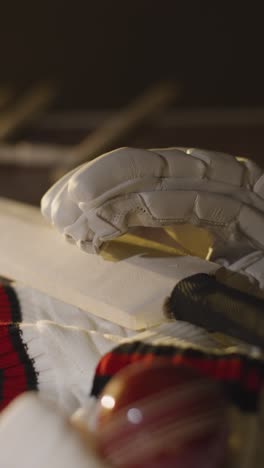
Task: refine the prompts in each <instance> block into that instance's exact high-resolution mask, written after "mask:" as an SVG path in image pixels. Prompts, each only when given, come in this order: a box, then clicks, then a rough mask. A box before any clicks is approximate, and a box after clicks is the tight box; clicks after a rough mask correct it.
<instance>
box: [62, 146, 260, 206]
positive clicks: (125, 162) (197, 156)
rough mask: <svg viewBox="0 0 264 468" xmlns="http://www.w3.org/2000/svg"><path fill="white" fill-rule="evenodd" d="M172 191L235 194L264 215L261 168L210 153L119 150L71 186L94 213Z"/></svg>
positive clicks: (81, 172) (81, 171)
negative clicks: (135, 195)
mask: <svg viewBox="0 0 264 468" xmlns="http://www.w3.org/2000/svg"><path fill="white" fill-rule="evenodd" d="M260 179H261V180H260ZM174 189H175V190H177V189H178V190H184V189H185V190H186V189H188V190H202V191H209V192H215V193H225V194H232V197H233V198H236V199H238V200H242V201H243V202H245V203H248V204H254V206H256V207H257V208H258V209H260V210H261V211H264V201H263V198H264V177H263V181H262V171H261V170H260V168H258V166H257V165H256V164H254V163H253V162H251V161H247V160H244V159H243V158H234V157H232V156H230V155H227V154H224V153H217V152H212V151H206V150H198V149H187V150H186V151H184V150H183V149H178V148H167V149H155V150H138V149H134V148H121V149H119V150H115V151H112V152H111V153H108V154H106V155H103V156H102V157H100V158H97V159H96V160H94V161H92V162H91V163H88V164H85V165H83V166H82V167H81V168H80V169H79V170H77V171H76V172H75V174H74V175H73V177H72V178H71V180H70V182H69V194H70V197H71V198H72V199H73V200H75V201H76V202H84V203H86V204H89V205H90V208H93V207H95V206H99V205H100V204H102V203H103V202H104V201H106V200H107V199H109V198H113V197H114V196H118V195H121V194H125V193H131V192H142V191H144V192H147V191H156V190H157V191H161V190H174ZM262 193H263V197H262V196H261V194H262Z"/></svg>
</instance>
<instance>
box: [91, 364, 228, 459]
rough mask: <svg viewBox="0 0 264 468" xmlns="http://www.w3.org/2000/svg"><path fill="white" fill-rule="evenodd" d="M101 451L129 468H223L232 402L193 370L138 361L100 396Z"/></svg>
mask: <svg viewBox="0 0 264 468" xmlns="http://www.w3.org/2000/svg"><path fill="white" fill-rule="evenodd" d="M96 436H97V444H98V450H99V452H100V453H101V454H102V455H103V456H104V457H105V459H106V460H108V461H109V462H110V463H111V464H112V465H114V466H118V467H126V468H143V467H144V468H149V467H151V468H154V467H155V468H161V467H162V468H169V467H171V468H172V467H174V468H220V467H221V468H222V467H223V466H224V464H225V461H226V454H227V436H228V421H227V403H226V401H225V399H224V398H223V396H222V393H221V391H220V389H219V386H218V385H217V384H216V383H213V382H211V381H210V380H208V379H207V378H205V377H202V376H200V375H198V374H197V373H196V372H193V371H191V370H190V369H187V368H182V367H175V366H174V365H172V364H167V363H166V364H164V363H163V362H162V361H160V362H155V363H149V364H146V363H143V362H141V363H136V364H131V365H129V366H127V367H125V368H124V369H122V370H121V371H120V372H118V374H116V376H114V377H113V378H112V379H111V380H110V382H109V383H108V384H107V385H106V387H105V388H104V390H103V393H102V394H101V395H100V399H99V406H98V413H97V424H96Z"/></svg>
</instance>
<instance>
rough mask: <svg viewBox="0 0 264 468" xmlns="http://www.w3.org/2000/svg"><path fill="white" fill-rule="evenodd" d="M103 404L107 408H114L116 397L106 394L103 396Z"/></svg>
mask: <svg viewBox="0 0 264 468" xmlns="http://www.w3.org/2000/svg"><path fill="white" fill-rule="evenodd" d="M101 405H102V406H103V407H104V408H107V409H113V408H114V406H115V399H114V398H113V397H112V396H110V395H104V396H103V397H102V398H101Z"/></svg>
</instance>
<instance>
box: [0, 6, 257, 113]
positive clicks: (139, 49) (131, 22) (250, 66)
mask: <svg viewBox="0 0 264 468" xmlns="http://www.w3.org/2000/svg"><path fill="white" fill-rule="evenodd" d="M254 4H255V6H254ZM258 4H260V5H261V2H258ZM256 5H257V2H251V3H250V2H236V1H229V2H213V1H208V2H202V1H188V0H185V1H181V2H180V1H176V0H175V1H170V0H164V1H162V0H159V1H155V0H152V1H151V0H133V1H128V0H127V1H125V0H123V1H119V0H118V1H115V0H99V1H97V2H95V1H93V2H92V1H89V0H86V1H67V0H52V1H51V0H46V1H45V2H37V1H33V0H29V1H24V2H21V1H20V0H17V1H9V2H7V1H6V2H3V1H2V2H1V7H0V57H1V60H0V83H8V84H9V83H13V84H16V85H17V86H21V87H23V86H25V85H26V84H29V83H30V82H32V81H34V80H39V79H46V78H47V79H51V80H53V79H55V80H57V82H58V84H59V88H60V90H61V94H60V98H59V100H58V103H57V106H58V107H61V108H64V107H65V108H69V107H74V108H81V107H84V108H85V107H92V108H94V107H114V106H119V105H121V104H123V103H125V102H127V101H128V99H129V98H130V97H133V96H134V95H135V94H137V93H138V92H139V91H141V90H142V89H143V88H144V87H146V86H147V85H149V84H150V83H151V82H153V81H157V80H158V79H163V78H176V79H177V80H179V81H180V82H181V83H183V84H184V95H183V96H182V99H181V104H182V105H184V106H185V105H186V106H190V105H191V106H196V105H199V106H208V105H210V106H211V105H212V106H214V105H221V106H228V105H229V106H230V105H236V106H237V105H238V106H239V105H250V106H260V105H263V104H264V93H263V83H264V82H263V78H264V76H263V15H262V13H261V10H260V6H259V7H257V6H256Z"/></svg>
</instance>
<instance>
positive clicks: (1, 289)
mask: <svg viewBox="0 0 264 468" xmlns="http://www.w3.org/2000/svg"><path fill="white" fill-rule="evenodd" d="M21 321H22V314H21V309H20V305H19V301H18V298H17V295H16V293H15V290H14V289H13V288H12V287H11V286H0V323H18V322H21Z"/></svg>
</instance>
